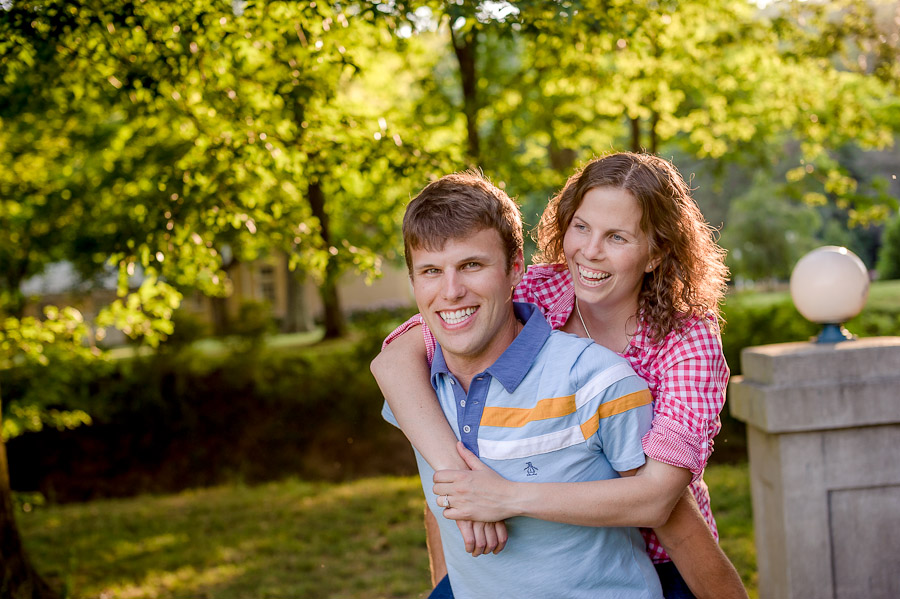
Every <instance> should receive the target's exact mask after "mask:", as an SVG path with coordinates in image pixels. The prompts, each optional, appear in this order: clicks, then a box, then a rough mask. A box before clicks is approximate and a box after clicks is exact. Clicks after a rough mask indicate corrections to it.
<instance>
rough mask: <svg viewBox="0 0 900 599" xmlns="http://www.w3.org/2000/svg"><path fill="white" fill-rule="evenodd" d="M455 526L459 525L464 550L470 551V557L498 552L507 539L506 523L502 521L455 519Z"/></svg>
mask: <svg viewBox="0 0 900 599" xmlns="http://www.w3.org/2000/svg"><path fill="white" fill-rule="evenodd" d="M444 511H446V510H444ZM456 526H458V527H459V532H461V533H462V536H463V541H465V543H466V552H467V553H471V554H472V557H478V556H479V555H484V554H487V553H495V554H496V553H500V552H501V551H503V548H504V547H506V541H507V540H508V539H509V536H508V535H507V533H506V524H504V523H503V522H472V521H471V520H457V521H456Z"/></svg>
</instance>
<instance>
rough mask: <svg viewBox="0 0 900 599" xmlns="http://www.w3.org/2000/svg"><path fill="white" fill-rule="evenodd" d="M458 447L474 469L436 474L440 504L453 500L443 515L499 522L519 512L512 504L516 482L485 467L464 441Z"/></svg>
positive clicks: (435, 482) (444, 471)
mask: <svg viewBox="0 0 900 599" xmlns="http://www.w3.org/2000/svg"><path fill="white" fill-rule="evenodd" d="M456 450H457V451H458V452H459V455H460V456H461V457H462V459H463V460H464V461H465V462H466V465H467V466H468V467H469V468H470V469H471V470H438V471H437V472H435V473H434V487H433V489H434V492H435V494H436V495H437V496H438V503H439V504H441V502H445V501H446V499H447V498H448V497H449V501H450V507H449V508H447V509H445V510H444V517H445V518H450V519H451V520H473V521H480V522H499V521H501V520H505V519H507V518H510V517H512V516H516V515H518V514H517V513H516V511H515V509H514V507H513V501H514V500H515V498H516V494H515V486H516V485H515V483H512V482H510V481H508V480H506V479H505V478H503V477H502V476H500V475H499V474H497V473H496V472H494V471H493V470H491V469H490V468H489V467H487V466H485V465H484V463H483V462H482V461H481V460H479V459H478V457H477V456H476V455H475V454H474V453H472V452H471V451H469V450H468V449H466V448H465V446H464V445H463V444H462V443H457V444H456ZM444 505H446V504H444Z"/></svg>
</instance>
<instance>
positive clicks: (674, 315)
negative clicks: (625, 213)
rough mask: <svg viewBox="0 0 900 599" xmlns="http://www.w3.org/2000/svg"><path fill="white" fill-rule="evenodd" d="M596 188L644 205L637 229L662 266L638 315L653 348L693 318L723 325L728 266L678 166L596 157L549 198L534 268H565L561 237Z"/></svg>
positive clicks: (647, 285)
mask: <svg viewBox="0 0 900 599" xmlns="http://www.w3.org/2000/svg"><path fill="white" fill-rule="evenodd" d="M597 187H612V188H616V189H624V190H626V191H628V192H629V193H630V194H631V195H632V196H633V197H634V198H635V199H636V200H637V201H638V203H639V204H640V206H641V229H642V230H643V231H644V234H646V235H647V237H648V238H649V240H650V255H651V256H653V257H655V258H659V259H660V263H659V266H657V267H656V268H655V269H653V270H652V271H651V272H649V273H647V274H645V275H644V282H643V284H642V286H641V291H640V293H639V296H638V314H639V317H640V319H641V321H642V322H643V323H644V324H645V325H647V326H648V328H649V331H650V336H651V338H652V339H653V341H654V342H656V343H659V342H661V341H662V340H663V339H664V338H665V337H666V336H667V335H668V334H669V333H670V332H672V331H673V330H675V329H678V328H679V327H680V326H681V325H682V324H683V323H684V322H685V321H686V320H688V319H689V318H691V317H693V316H700V317H703V316H705V315H706V314H709V313H711V314H712V315H713V316H714V317H715V319H716V320H717V321H718V322H719V323H721V322H722V314H721V311H720V309H719V304H720V303H721V301H722V299H723V298H724V295H725V288H726V281H727V280H728V268H727V267H726V266H725V250H723V249H722V248H721V247H720V246H719V245H718V243H717V242H716V238H717V231H716V230H715V229H713V228H712V227H711V226H710V225H709V223H707V222H706V219H704V218H703V214H702V213H701V212H700V209H699V208H698V207H697V204H696V203H695V202H694V200H693V198H691V193H690V188H689V187H688V186H687V184H686V183H685V182H684V179H682V177H681V175H680V174H679V173H678V171H677V170H676V168H675V166H674V165H673V164H672V163H671V162H669V161H667V160H664V159H662V158H658V157H656V156H652V155H649V154H635V153H631V152H621V153H617V154H610V155H608V156H604V157H601V158H595V159H594V160H592V161H590V162H589V163H587V164H586V165H585V166H584V167H583V168H582V169H581V170H580V171H578V172H577V173H575V174H574V175H572V176H571V177H569V180H568V181H567V182H566V185H565V187H563V188H562V190H561V191H560V192H559V193H558V194H557V195H556V196H555V197H554V198H553V199H551V200H550V203H549V204H548V205H547V208H546V209H544V214H543V215H542V216H541V221H540V224H538V228H537V231H536V232H535V235H534V237H535V241H537V245H538V252H537V253H536V254H535V257H534V262H536V263H539V262H546V263H551V264H560V263H562V264H564V263H565V262H566V257H565V254H564V253H563V238H564V237H565V234H566V231H567V230H568V228H569V224H570V223H571V222H572V216H573V215H574V214H575V211H576V210H578V208H579V206H581V202H582V200H583V198H584V195H585V194H586V193H587V192H588V191H590V190H591V189H594V188H597Z"/></svg>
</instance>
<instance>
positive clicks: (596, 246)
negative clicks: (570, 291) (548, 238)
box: [563, 187, 659, 316]
mask: <svg viewBox="0 0 900 599" xmlns="http://www.w3.org/2000/svg"><path fill="white" fill-rule="evenodd" d="M563 251H564V252H565V255H566V263H567V264H568V266H569V271H570V272H571V273H572V279H573V281H574V283H575V295H576V297H578V300H579V303H581V304H582V305H584V304H590V305H592V306H598V307H600V308H601V309H603V310H604V311H612V312H613V313H627V315H628V316H631V315H633V314H635V313H636V312H637V301H638V294H639V292H640V290H641V284H642V282H643V279H644V274H645V273H648V272H650V271H652V270H653V269H654V268H655V267H656V265H657V264H658V262H659V261H658V260H656V259H653V258H652V257H651V255H650V241H649V239H648V238H647V235H646V234H645V233H644V232H643V231H642V230H641V207H640V205H639V204H638V202H637V200H636V199H635V198H634V197H633V196H632V195H631V193H629V192H628V191H626V190H624V189H618V188H614V187H597V188H594V189H591V190H590V191H588V192H587V193H586V194H585V195H584V198H583V200H582V202H581V206H579V207H578V209H577V210H576V211H575V214H574V215H573V216H572V222H570V223H569V227H568V229H567V230H566V233H565V236H564V237H563Z"/></svg>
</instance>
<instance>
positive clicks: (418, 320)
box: [381, 314, 437, 366]
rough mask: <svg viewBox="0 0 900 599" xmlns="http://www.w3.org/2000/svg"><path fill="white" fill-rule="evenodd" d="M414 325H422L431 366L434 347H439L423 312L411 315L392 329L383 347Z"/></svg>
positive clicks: (426, 351)
mask: <svg viewBox="0 0 900 599" xmlns="http://www.w3.org/2000/svg"><path fill="white" fill-rule="evenodd" d="M413 327H421V329H422V337H423V338H424V339H425V357H426V358H427V359H428V365H429V366H430V365H431V361H432V360H433V359H434V349H435V348H436V347H437V341H435V340H434V335H432V334H431V329H429V328H428V325H427V324H425V319H424V318H422V315H421V314H416V315H415V316H411V317H410V319H409V320H407V321H406V322H404V323H403V324H401V325H400V326H399V327H397V328H396V329H394V330H393V331H391V333H390V334H389V335H388V336H387V337H385V339H384V341H383V342H382V343H381V349H382V350H383V349H384V348H385V347H387V346H388V345H390V344H391V342H392V341H393V340H394V339H396V338H397V337H399V336H400V335H402V334H403V333H405V332H407V331H408V330H410V329H412V328H413Z"/></svg>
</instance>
